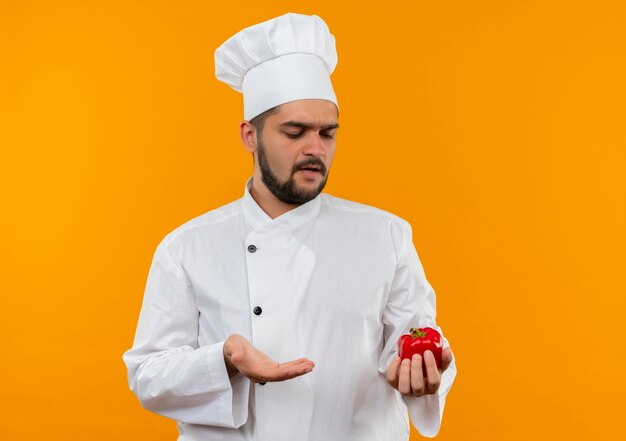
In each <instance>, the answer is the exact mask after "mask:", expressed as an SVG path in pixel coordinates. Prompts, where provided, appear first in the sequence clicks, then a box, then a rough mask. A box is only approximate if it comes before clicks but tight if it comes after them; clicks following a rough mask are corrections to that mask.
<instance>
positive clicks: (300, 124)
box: [281, 121, 339, 130]
mask: <svg viewBox="0 0 626 441" xmlns="http://www.w3.org/2000/svg"><path fill="white" fill-rule="evenodd" d="M286 126H288V127H300V128H303V129H314V128H315V127H316V125H315V124H310V123H305V122H302V121H286V122H284V123H282V124H281V127H286ZM338 128H339V124H337V123H332V124H324V125H321V126H320V129H322V130H331V129H338Z"/></svg>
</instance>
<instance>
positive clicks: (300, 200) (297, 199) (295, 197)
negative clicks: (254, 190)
mask: <svg viewBox="0 0 626 441" xmlns="http://www.w3.org/2000/svg"><path fill="white" fill-rule="evenodd" d="M258 141H259V145H258V148H257V157H258V159H259V169H260V170H261V181H262V182H263V183H264V184H265V186H266V187H267V188H268V189H269V191H271V192H272V194H273V195H274V196H276V198H277V199H278V200H280V201H282V202H284V203H285V204H294V205H300V204H304V203H307V202H309V201H310V200H313V199H315V198H316V197H317V195H318V194H320V193H321V192H322V190H323V189H324V186H325V185H326V181H327V180H328V171H327V170H326V166H325V165H324V163H323V162H322V160H321V159H319V158H311V159H307V160H304V161H302V162H300V163H298V164H294V166H293V168H292V170H291V175H290V176H289V179H287V181H286V182H280V181H279V180H278V178H277V177H276V175H275V174H274V173H273V172H272V169H271V168H270V165H269V163H268V161H267V156H266V155H265V148H264V146H263V143H262V142H261V140H260V139H259V140H258ZM311 165H316V166H318V167H319V169H320V173H321V174H322V176H324V179H323V180H322V182H320V185H319V186H318V187H317V188H316V189H313V190H303V189H300V188H298V187H297V185H296V181H295V180H294V179H293V175H294V174H295V173H296V172H297V171H298V170H299V169H301V168H304V167H307V166H311Z"/></svg>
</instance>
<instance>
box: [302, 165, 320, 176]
mask: <svg viewBox="0 0 626 441" xmlns="http://www.w3.org/2000/svg"><path fill="white" fill-rule="evenodd" d="M298 171H299V172H302V173H303V174H304V175H305V176H308V177H314V176H316V175H318V174H319V175H321V174H322V171H321V170H320V169H316V168H308V167H305V168H301V169H298Z"/></svg>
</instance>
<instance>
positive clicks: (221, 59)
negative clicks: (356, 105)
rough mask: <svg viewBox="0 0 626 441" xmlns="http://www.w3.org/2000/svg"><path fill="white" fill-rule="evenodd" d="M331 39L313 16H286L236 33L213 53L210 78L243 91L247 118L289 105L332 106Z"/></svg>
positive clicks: (333, 52) (333, 59)
mask: <svg viewBox="0 0 626 441" xmlns="http://www.w3.org/2000/svg"><path fill="white" fill-rule="evenodd" d="M336 65H337V50H336V48H335V37H334V36H333V35H332V34H331V33H330V30H329V29H328V26H327V25H326V23H325V22H324V20H322V19H321V18H320V17H318V16H317V15H302V14H294V13H287V14H284V15H281V16H280V17H276V18H273V19H271V20H268V21H265V22H263V23H258V24H256V25H253V26H250V27H248V28H245V29H243V30H242V31H239V32H238V33H236V34H235V35H233V36H232V37H230V38H229V39H228V40H226V41H225V42H224V43H223V44H222V45H221V46H220V47H218V48H217V50H216V51H215V76H216V77H217V79H219V80H220V81H223V82H225V83H226V84H228V85H229V86H230V87H232V88H233V89H235V90H236V91H237V92H243V109H244V110H243V112H244V118H245V119H246V120H251V119H252V118H254V117H255V116H257V115H259V114H261V113H263V112H265V111H266V110H269V109H271V108H272V107H275V106H278V105H279V104H283V103H286V102H289V101H294V100H300V99H314V98H317V99H324V100H328V101H332V102H333V103H335V105H337V97H336V96H335V92H334V91H333V86H332V84H331V82H330V74H332V73H333V71H334V70H335V66H336Z"/></svg>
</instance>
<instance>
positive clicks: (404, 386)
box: [387, 347, 452, 397]
mask: <svg viewBox="0 0 626 441" xmlns="http://www.w3.org/2000/svg"><path fill="white" fill-rule="evenodd" d="M401 361H402V362H401ZM423 362H424V365H425V366H426V377H427V378H424V374H423V373H422V357H421V356H420V355H418V354H415V355H414V356H413V359H412V360H409V359H408V358H407V359H404V360H400V357H398V356H396V357H395V358H394V359H393V360H391V363H389V367H387V382H388V383H389V385H390V386H391V387H393V388H394V389H397V390H398V392H400V393H401V394H402V395H409V396H412V397H421V396H422V395H431V394H435V393H437V391H438V390H439V385H440V384H441V374H443V372H444V371H445V370H446V369H448V366H450V363H451V362H452V350H451V349H450V348H449V347H448V348H444V350H443V351H442V352H441V367H440V368H437V363H436V362H435V356H434V355H433V353H432V352H430V351H426V352H424V360H423Z"/></svg>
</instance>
